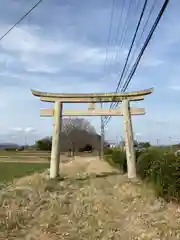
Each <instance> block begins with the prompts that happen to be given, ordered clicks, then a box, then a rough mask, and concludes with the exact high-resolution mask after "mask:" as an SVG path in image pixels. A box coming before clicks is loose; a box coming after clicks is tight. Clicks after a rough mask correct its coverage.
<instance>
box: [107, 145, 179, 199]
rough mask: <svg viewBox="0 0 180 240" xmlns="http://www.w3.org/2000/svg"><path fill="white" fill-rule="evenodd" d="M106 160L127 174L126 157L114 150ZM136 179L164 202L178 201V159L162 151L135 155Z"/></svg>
mask: <svg viewBox="0 0 180 240" xmlns="http://www.w3.org/2000/svg"><path fill="white" fill-rule="evenodd" d="M106 160H107V161H108V162H109V163H110V164H111V165H113V166H115V167H117V168H119V169H121V170H123V172H124V173H126V172H127V161H126V156H125V154H124V153H123V152H121V151H120V150H118V149H116V150H114V151H112V153H111V157H110V156H109V154H108V157H106ZM136 170H137V174H138V177H139V178H140V179H141V180H143V181H145V182H146V183H148V184H150V185H151V186H152V187H153V189H154V190H155V193H156V195H157V196H160V197H162V198H164V199H165V200H166V201H172V200H173V201H174V200H175V201H178V202H179V201H180V157H176V156H175V155H174V154H173V153H171V152H164V151H163V150H162V149H158V148H156V149H155V148H154V149H148V150H146V151H145V152H140V153H138V154H137V153H136Z"/></svg>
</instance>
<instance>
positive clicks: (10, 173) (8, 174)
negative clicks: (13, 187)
mask: <svg viewBox="0 0 180 240" xmlns="http://www.w3.org/2000/svg"><path fill="white" fill-rule="evenodd" d="M48 167H49V164H48V163H5V162H0V182H5V183H6V182H9V181H12V180H13V179H14V178H20V177H23V176H27V175H30V174H32V173H34V172H42V171H43V170H45V169H47V168H48Z"/></svg>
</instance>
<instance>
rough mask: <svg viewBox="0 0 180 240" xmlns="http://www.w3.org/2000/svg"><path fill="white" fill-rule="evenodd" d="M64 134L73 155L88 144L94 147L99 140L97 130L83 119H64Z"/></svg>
mask: <svg viewBox="0 0 180 240" xmlns="http://www.w3.org/2000/svg"><path fill="white" fill-rule="evenodd" d="M62 132H64V133H65V135H66V136H67V139H68V142H69V146H70V148H71V150H72V153H73V155H74V154H75V152H76V151H79V149H80V148H81V149H82V148H83V147H84V146H85V145H86V144H89V145H90V144H91V145H92V142H93V143H94V142H95V141H96V138H97V134H96V130H95V128H94V127H93V126H92V125H91V123H90V122H89V121H88V120H85V119H83V118H64V119H63V126H62ZM93 145H94V144H93ZM82 146H83V147H82Z"/></svg>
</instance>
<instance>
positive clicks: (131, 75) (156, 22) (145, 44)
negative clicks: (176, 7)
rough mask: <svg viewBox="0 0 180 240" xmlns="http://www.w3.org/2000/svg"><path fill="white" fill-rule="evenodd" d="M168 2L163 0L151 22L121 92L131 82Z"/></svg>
mask: <svg viewBox="0 0 180 240" xmlns="http://www.w3.org/2000/svg"><path fill="white" fill-rule="evenodd" d="M168 2H169V0H165V2H164V4H163V6H162V8H161V10H160V12H159V14H158V16H157V18H156V20H155V22H154V24H153V26H152V28H151V31H150V32H149V34H148V36H147V38H146V40H145V43H144V45H143V47H142V49H141V51H140V53H139V55H138V57H137V59H136V62H135V64H134V66H133V68H132V69H131V72H130V74H129V76H128V78H127V80H126V82H125V84H124V85H123V87H122V91H123V92H125V91H126V89H127V88H128V85H129V83H130V82H131V79H132V77H133V75H134V73H135V71H136V69H137V67H138V65H139V62H140V60H141V57H142V55H143V53H144V51H145V49H146V47H147V45H148V44H149V41H150V40H151V38H152V36H153V34H154V31H155V29H156V27H157V25H158V23H159V21H160V19H161V17H162V15H163V13H164V11H165V9H166V7H167V4H168Z"/></svg>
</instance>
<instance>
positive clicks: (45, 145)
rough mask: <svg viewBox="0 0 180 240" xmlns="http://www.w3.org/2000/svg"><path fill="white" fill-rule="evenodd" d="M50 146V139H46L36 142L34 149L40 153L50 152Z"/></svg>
mask: <svg viewBox="0 0 180 240" xmlns="http://www.w3.org/2000/svg"><path fill="white" fill-rule="evenodd" d="M51 146H52V138H51V137H46V138H43V139H40V140H38V141H36V148H37V149H39V150H42V151H50V150H51Z"/></svg>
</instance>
